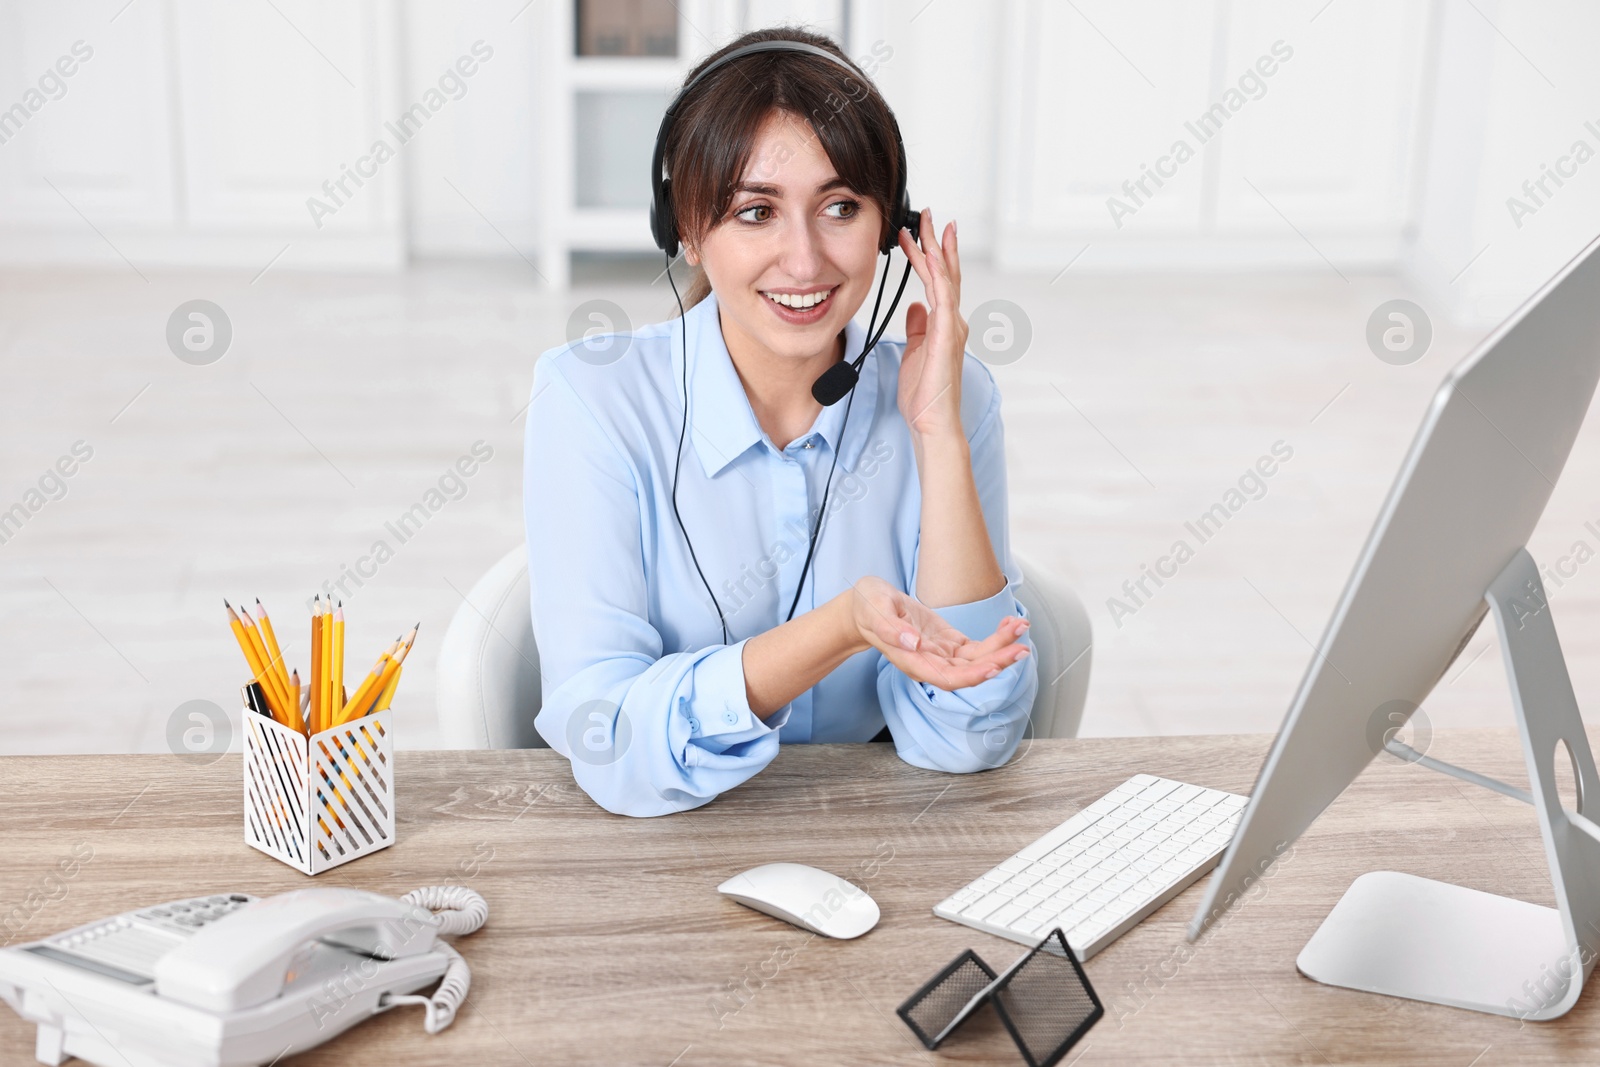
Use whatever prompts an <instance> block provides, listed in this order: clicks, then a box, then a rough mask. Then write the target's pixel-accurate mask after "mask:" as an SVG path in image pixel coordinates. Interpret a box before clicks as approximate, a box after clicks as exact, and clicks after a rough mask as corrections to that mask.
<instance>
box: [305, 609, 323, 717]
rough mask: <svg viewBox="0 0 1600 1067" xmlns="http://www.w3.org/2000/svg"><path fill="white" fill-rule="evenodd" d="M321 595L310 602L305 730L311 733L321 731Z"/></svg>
mask: <svg viewBox="0 0 1600 1067" xmlns="http://www.w3.org/2000/svg"><path fill="white" fill-rule="evenodd" d="M324 670H326V668H325V667H324V666H323V664H322V594H321V593H318V594H317V595H316V597H315V598H313V601H312V609H311V709H310V713H309V715H308V716H307V719H306V723H307V726H306V728H307V729H308V730H310V731H311V732H312V733H316V732H318V730H320V729H321V723H322V674H323V671H324Z"/></svg>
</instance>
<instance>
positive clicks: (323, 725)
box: [317, 599, 333, 732]
mask: <svg viewBox="0 0 1600 1067" xmlns="http://www.w3.org/2000/svg"><path fill="white" fill-rule="evenodd" d="M332 608H333V601H332V600H331V599H330V600H328V601H325V602H324V603H323V605H322V693H321V696H322V717H321V719H319V720H318V722H317V730H318V731H319V732H320V731H322V730H326V729H327V728H328V727H330V726H332V725H333V723H331V722H329V721H328V720H329V719H330V718H331V717H332V712H333V611H332Z"/></svg>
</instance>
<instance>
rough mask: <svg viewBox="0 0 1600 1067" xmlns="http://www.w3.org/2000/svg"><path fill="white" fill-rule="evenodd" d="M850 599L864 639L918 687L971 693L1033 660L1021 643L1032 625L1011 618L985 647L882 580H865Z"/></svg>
mask: <svg viewBox="0 0 1600 1067" xmlns="http://www.w3.org/2000/svg"><path fill="white" fill-rule="evenodd" d="M844 595H845V596H846V597H848V598H849V601H850V618H851V624H852V625H853V626H854V627H855V631H856V635H857V636H858V637H859V639H860V640H861V641H862V642H865V643H866V644H867V645H870V646H871V647H873V648H876V649H877V650H878V651H879V652H882V653H883V655H884V658H886V659H887V660H888V661H889V662H890V663H892V664H894V665H895V666H896V667H899V668H900V669H901V670H902V671H904V672H905V674H906V676H907V677H909V678H911V679H912V680H913V681H917V682H926V683H927V684H929V685H932V686H936V687H938V688H940V689H944V690H953V689H965V688H966V687H967V686H971V685H977V684H978V683H979V682H982V681H985V680H987V679H989V678H993V677H994V676H995V675H997V674H999V673H1000V672H1001V671H1002V670H1004V669H1005V668H1007V667H1009V666H1011V665H1012V664H1013V663H1016V662H1017V661H1018V660H1019V659H1021V658H1022V657H1024V656H1026V655H1027V654H1028V649H1027V646H1026V645H1023V644H1022V643H1021V640H1020V639H1021V637H1022V634H1023V633H1024V632H1025V631H1026V630H1027V629H1028V622H1027V620H1026V619H1021V618H1018V617H1017V616H1015V615H1008V616H1006V617H1005V619H1004V620H1002V621H1001V623H1000V626H999V628H998V629H996V630H995V632H994V633H992V634H990V635H989V636H988V637H986V638H984V639H983V640H982V641H973V640H971V639H969V638H968V637H967V636H966V634H963V633H962V632H961V631H960V630H957V629H956V628H955V627H954V626H951V625H950V624H949V623H947V622H945V621H944V619H942V618H940V617H939V614H938V613H937V612H935V611H934V610H933V609H932V608H930V607H928V606H927V605H925V604H923V603H922V602H921V601H920V600H918V599H916V598H915V597H913V596H911V595H910V594H908V593H905V592H902V591H901V590H899V589H896V588H895V587H894V586H892V585H890V584H889V583H888V582H886V581H884V580H883V579H882V578H878V577H866V578H862V579H861V580H860V581H858V582H856V584H855V588H854V589H852V590H851V591H850V592H847V593H845V594H844Z"/></svg>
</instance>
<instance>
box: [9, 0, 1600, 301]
mask: <svg viewBox="0 0 1600 1067" xmlns="http://www.w3.org/2000/svg"><path fill="white" fill-rule="evenodd" d="M124 5H125V0H94V2H86V3H82V4H74V5H54V4H45V3H39V2H33V0H0V109H6V108H14V107H15V106H17V105H20V106H21V107H22V110H21V112H17V111H15V110H13V111H12V112H11V114H12V116H13V117H12V119H11V125H12V127H16V126H17V125H18V123H19V122H20V129H11V130H8V129H6V128H5V127H4V126H3V125H0V134H9V136H8V137H7V139H6V140H5V141H4V142H3V143H0V263H11V264H31V263H40V262H62V263H77V264H89V265H95V266H101V267H105V268H107V269H129V266H130V265H131V266H132V268H133V269H143V268H146V267H150V268H157V267H161V266H165V265H185V264H222V265H230V266H235V267H239V268H242V269H246V270H252V271H254V270H259V269H261V268H262V267H263V266H264V265H265V264H267V263H268V262H273V263H274V265H275V266H274V269H285V270H288V269H308V268H318V267H330V266H347V267H349V266H355V267H389V268H392V267H397V266H401V265H403V263H404V262H405V260H406V259H407V257H415V256H441V255H443V256H486V257H502V258H510V257H517V256H520V257H524V258H527V259H529V261H530V262H536V261H538V259H539V257H540V256H541V255H546V256H548V255H550V254H552V252H551V249H552V248H553V249H554V253H553V254H555V255H557V256H558V257H559V258H560V259H561V260H562V261H564V260H565V249H566V248H567V245H568V243H570V244H571V245H573V246H575V247H581V246H582V245H583V244H584V242H585V241H590V242H591V243H593V244H595V245H597V246H605V247H620V248H626V247H634V248H637V249H639V250H640V251H649V250H650V249H651V245H650V242H649V237H648V235H647V233H646V232H645V230H644V226H643V221H642V220H643V215H642V212H639V211H638V210H636V209H635V210H632V211H622V212H612V213H601V214H593V213H591V214H588V215H585V214H583V213H581V212H575V211H573V210H571V209H570V207H569V206H567V205H564V203H563V201H564V200H566V199H571V198H572V190H571V181H570V172H571V169H572V160H571V152H572V141H573V139H574V137H575V136H578V135H579V134H578V133H575V132H574V131H572V129H571V125H572V124H571V122H570V119H568V118H566V117H565V111H564V110H563V108H566V107H568V106H569V105H566V104H558V103H555V102H553V101H554V100H555V97H554V95H553V93H554V90H552V88H551V86H552V84H553V83H552V80H551V75H552V67H553V66H559V65H560V63H559V62H558V63H555V64H553V63H552V60H551V56H552V55H558V53H555V52H553V51H552V50H553V49H556V48H560V47H565V43H564V39H561V40H557V38H558V37H559V36H560V34H559V32H558V30H559V26H560V25H561V24H562V23H561V21H560V19H561V18H562V17H564V11H565V7H564V5H562V4H560V3H558V2H557V0H536V2H534V3H533V4H528V3H527V2H526V0H481V2H476V3H465V4H450V5H445V4H440V3H437V2H435V0H350V2H348V3H343V4H338V5H321V4H316V3H314V2H313V0H281V2H279V3H277V5H276V9H275V8H274V6H272V5H265V4H229V5H226V6H224V5H217V4H207V3H204V2H203V0H140V2H138V3H135V4H133V5H128V6H124ZM681 8H682V11H683V12H684V18H685V26H684V29H683V33H682V36H681V41H682V44H683V48H684V50H685V54H684V55H683V57H682V58H681V59H680V60H679V61H678V62H677V63H676V64H671V63H669V64H667V65H666V66H665V67H662V66H660V65H659V64H658V66H657V68H656V71H657V73H654V74H650V75H649V77H648V78H641V79H639V80H640V84H641V85H643V84H645V83H646V82H648V83H650V84H667V85H670V84H672V83H673V82H674V81H675V80H676V79H677V78H678V77H680V76H681V71H682V69H684V68H685V67H686V66H687V65H688V64H689V63H691V62H692V61H694V59H695V58H697V57H698V56H700V55H703V54H704V53H705V52H706V51H709V50H710V49H712V48H713V47H715V46H717V45H720V44H721V43H723V42H724V41H726V40H728V39H729V38H730V37H731V36H733V35H735V34H737V33H738V32H741V31H742V30H744V29H746V28H750V27H753V26H757V25H764V24H770V23H771V22H777V21H794V22H800V23H804V24H810V25H812V26H814V27H815V28H818V29H820V30H822V31H824V32H828V33H832V34H834V35H835V36H836V37H838V38H840V39H841V40H844V41H845V43H846V44H847V47H848V49H849V51H850V52H851V54H852V55H854V56H856V57H858V58H860V59H862V60H865V61H870V62H871V63H873V65H874V67H873V72H874V76H875V78H876V80H877V81H878V83H879V85H880V86H881V88H882V89H883V91H884V93H885V95H886V96H887V98H888V99H889V101H890V103H891V104H892V106H894V108H895V110H896V113H897V115H898V116H899V118H900V121H901V126H902V130H903V132H904V134H905V138H906V143H907V149H908V153H909V159H910V167H911V182H910V184H911V191H912V197H913V200H914V201H915V203H917V204H918V205H923V204H926V205H930V206H932V207H933V208H934V209H935V211H936V214H937V215H938V216H939V217H941V218H948V217H957V218H959V219H960V220H961V222H962V224H963V241H964V245H965V247H966V248H967V250H968V251H969V253H970V254H974V255H978V256H988V257H992V258H993V259H994V260H995V261H996V262H998V263H999V264H1000V265H1001V266H1003V267H1006V268H1010V269H1016V270H1030V271H1045V272H1050V273H1052V274H1053V273H1056V272H1059V271H1060V270H1061V269H1062V267H1064V266H1065V265H1066V264H1067V263H1069V262H1073V263H1074V268H1073V269H1075V270H1080V271H1097V270H1129V269H1140V270H1143V269H1168V268H1191V269H1193V268H1200V269H1211V268H1217V267H1224V268H1229V267H1246V268H1249V267H1256V268H1260V267H1267V268H1285V269H1304V270H1311V271H1320V270H1330V269H1336V270H1340V271H1342V272H1347V271H1354V270H1361V269H1372V268H1377V269H1392V268H1395V267H1398V266H1404V267H1406V268H1407V269H1409V270H1410V271H1412V272H1413V274H1414V275H1415V276H1416V278H1417V279H1418V281H1419V284H1420V285H1421V286H1423V287H1424V288H1425V289H1426V291H1428V292H1430V293H1432V294H1433V297H1432V299H1433V302H1434V303H1435V304H1436V305H1437V306H1438V307H1439V308H1440V310H1441V312H1442V313H1444V314H1446V315H1450V316H1454V317H1459V318H1462V319H1465V320H1467V321H1470V322H1482V321H1490V320H1493V319H1495V318H1498V317H1499V316H1500V315H1502V314H1504V312H1505V311H1506V310H1509V308H1510V307H1512V306H1514V305H1515V304H1516V303H1517V302H1518V301H1520V300H1521V299H1523V298H1524V297H1526V295H1527V294H1528V293H1529V292H1531V291H1532V289H1533V288H1534V287H1535V286H1536V285H1537V284H1538V282H1539V281H1541V280H1542V279H1543V278H1545V277H1547V276H1548V275H1549V274H1551V273H1552V272H1553V271H1554V270H1555V269H1556V268H1557V267H1559V265H1560V264H1561V263H1562V262H1564V261H1565V260H1566V259H1567V258H1569V257H1570V256H1571V255H1572V254H1573V253H1574V252H1575V251H1577V249H1578V248H1580V247H1582V245H1583V244H1584V243H1585V241H1586V238H1587V236H1588V235H1591V234H1593V233H1594V232H1595V229H1596V227H1597V225H1600V162H1595V163H1594V164H1593V165H1585V166H1582V167H1578V168H1576V171H1575V173H1574V174H1573V176H1572V177H1571V178H1569V179H1566V182H1567V184H1566V185H1564V186H1563V187H1561V188H1560V189H1559V190H1555V191H1554V195H1551V196H1548V197H1546V198H1545V199H1546V203H1545V204H1543V205H1534V207H1535V210H1534V211H1533V212H1532V213H1531V214H1529V215H1528V216H1527V217H1525V218H1523V219H1522V220H1521V225H1520V226H1519V225H1517V222H1516V221H1515V220H1513V218H1512V217H1511V215H1510V213H1509V211H1508V208H1507V199H1508V198H1509V197H1512V196H1521V197H1522V198H1523V199H1524V200H1525V201H1527V200H1528V198H1527V196H1526V194H1524V193H1523V192H1522V190H1521V186H1522V183H1523V181H1525V180H1530V179H1533V180H1536V179H1538V178H1539V177H1540V175H1541V166H1542V165H1544V164H1550V165H1554V164H1556V163H1557V162H1558V160H1560V158H1561V157H1562V156H1563V155H1565V154H1567V153H1568V151H1569V149H1570V148H1571V146H1572V145H1573V144H1574V142H1576V141H1578V140H1583V141H1584V142H1585V143H1586V144H1587V145H1588V146H1589V148H1590V149H1592V150H1594V151H1596V152H1600V73H1597V68H1596V67H1595V65H1594V64H1593V63H1592V62H1591V61H1590V57H1589V54H1588V52H1589V49H1590V45H1591V44H1592V42H1593V41H1595V40H1597V39H1600V9H1596V8H1594V7H1589V6H1578V5H1572V4H1568V3H1560V2H1558V0H1537V2H1526V3H1510V2H1506V0H1499V2H1496V0H1472V3H1468V0H1336V2H1335V3H1332V4H1327V3H1326V2H1325V0H1288V2H1280V0H1075V2H1074V3H1073V4H1063V3H1059V2H1056V0H937V2H934V3H928V2H927V0H849V2H848V3H846V2H844V0H682V4H681ZM847 22H848V25H846V23H847ZM79 41H81V42H83V44H82V45H81V46H80V49H83V50H92V56H91V57H90V58H88V59H87V60H77V61H75V62H72V61H70V60H71V52H72V48H73V46H74V44H75V43H76V42H79ZM1278 42H1281V45H1280V44H1278ZM475 45H477V46H478V47H479V48H480V50H482V49H487V50H489V51H491V52H492V56H491V57H490V58H486V59H480V60H473V61H472V63H471V65H473V66H474V68H475V70H474V73H473V74H472V75H471V76H470V77H465V78H462V79H460V82H461V85H462V86H464V88H462V89H461V90H460V92H459V94H458V93H456V92H454V91H452V92H451V93H449V94H446V95H440V94H439V92H438V87H439V83H440V79H441V77H453V76H451V75H449V73H448V72H449V71H451V70H453V69H455V65H456V64H457V63H458V62H460V61H462V60H463V58H464V57H471V56H472V51H473V48H474V46H475ZM1275 45H1277V47H1278V50H1279V52H1280V53H1282V52H1286V51H1287V52H1292V57H1291V58H1287V59H1285V58H1283V57H1282V55H1279V56H1276V57H1275V56H1274V54H1273V50H1274V46H1275ZM63 56H66V57H68V59H69V62H68V63H67V65H68V66H74V65H75V67H76V69H75V71H74V73H73V75H72V76H71V77H70V78H63V79H61V82H62V85H64V91H60V90H58V89H57V86H56V85H55V83H54V81H53V80H52V81H51V82H50V85H49V86H48V89H49V90H50V91H48V92H43V91H41V92H38V93H33V94H31V95H30V90H35V89H38V88H39V85H38V83H39V81H40V79H41V77H44V78H47V79H48V78H49V77H50V76H49V74H48V72H49V71H51V70H52V69H53V68H54V65H55V64H56V63H57V61H58V59H60V57H63ZM561 61H562V62H564V57H561ZM1258 63H1265V65H1266V66H1269V67H1272V68H1274V72H1273V73H1272V75H1271V76H1270V77H1267V76H1263V77H1262V78H1261V79H1260V83H1261V87H1260V90H1259V92H1257V91H1256V87H1255V86H1250V87H1249V89H1250V92H1249V93H1246V94H1240V95H1237V96H1232V97H1230V94H1229V90H1230V89H1232V88H1237V87H1238V83H1239V79H1240V77H1241V75H1244V74H1245V73H1247V72H1249V71H1251V70H1252V69H1256V65H1257V64H1258ZM591 76H592V75H585V77H591ZM652 79H653V80H652ZM602 80H603V78H602ZM563 84H565V83H563ZM430 91H432V92H433V99H434V100H435V102H436V103H439V105H440V106H437V107H435V108H433V109H432V111H431V112H430V113H429V118H428V121H427V123H426V125H425V127H424V128H422V129H421V130H419V131H417V132H416V134H415V136H414V137H411V138H409V139H407V140H406V141H405V143H404V144H403V145H402V144H400V143H399V142H398V140H397V139H396V138H395V137H394V136H393V135H392V134H389V133H388V132H387V127H386V125H385V124H386V123H389V122H392V121H394V120H395V119H396V118H398V116H399V115H400V114H401V113H402V112H404V111H405V110H406V109H407V108H409V107H411V106H412V105H414V104H417V103H419V102H422V101H425V100H427V99H428V98H429V94H430ZM51 95H59V99H51V98H50V96H51ZM457 95H459V98H456V96H457ZM1230 100H1231V101H1232V102H1233V103H1235V104H1238V106H1237V107H1235V108H1233V109H1232V110H1230V111H1229V112H1228V113H1227V118H1226V121H1225V122H1224V123H1223V124H1222V129H1221V130H1220V132H1218V133H1217V134H1216V135H1215V136H1213V137H1209V138H1208V139H1204V140H1203V142H1202V139H1201V138H1200V137H1198V136H1196V133H1195V132H1194V131H1193V130H1192V129H1191V125H1186V123H1187V124H1193V123H1194V122H1196V121H1197V120H1198V119H1199V117H1200V116H1201V115H1202V114H1204V113H1206V111H1207V110H1208V109H1209V108H1211V107H1213V106H1214V105H1216V104H1218V103H1227V102H1229V101H1230ZM1241 101H1242V103H1241ZM34 104H37V108H36V109H34V108H33V106H32V105H34ZM4 113H5V112H3V111H0V114H4ZM19 115H20V118H19V117H18V116H19ZM1587 120H1594V121H1595V124H1596V129H1595V130H1593V131H1591V130H1589V129H1588V128H1586V126H1585V125H1584V124H1585V122H1586V121H1587ZM380 138H385V139H387V140H389V141H391V142H394V144H393V148H394V150H395V158H394V159H393V160H392V161H389V162H387V163H384V164H382V165H381V166H377V165H375V164H374V165H371V166H373V167H374V169H375V170H376V173H375V174H374V175H373V177H371V178H370V179H369V180H367V181H366V182H365V183H364V184H363V185H362V186H361V187H360V189H359V190H354V189H353V188H351V187H348V186H347V191H349V192H350V194H351V195H349V196H348V197H341V200H342V201H343V202H341V203H339V204H338V205H337V207H338V210H337V211H336V212H333V213H332V214H324V217H322V218H321V219H320V220H314V219H313V218H312V212H313V209H312V208H311V206H310V205H309V204H308V200H309V199H310V198H313V197H319V198H323V199H324V202H327V199H326V194H325V193H324V192H323V189H322V185H323V182H325V181H329V180H334V181H337V180H339V178H340V176H341V175H342V174H343V173H344V169H345V168H346V167H350V166H355V165H357V164H358V163H359V161H360V160H361V159H362V158H363V157H364V156H365V155H366V154H367V153H368V152H369V150H370V148H371V146H372V145H373V142H374V141H375V140H377V139H380ZM1178 141H1185V142H1187V143H1188V144H1189V145H1190V147H1191V148H1192V149H1193V150H1194V153H1195V154H1194V158H1193V159H1192V160H1189V161H1187V162H1183V163H1181V164H1177V163H1175V162H1172V161H1170V159H1169V162H1168V163H1166V164H1162V163H1161V161H1162V159H1163V157H1164V156H1166V157H1170V156H1171V153H1172V149H1173V147H1174V146H1175V143H1176V142H1178ZM1158 164H1160V165H1162V166H1170V167H1171V168H1172V170H1173V173H1172V174H1171V175H1170V176H1169V177H1168V178H1167V179H1166V180H1165V181H1164V182H1163V183H1162V184H1161V186H1160V188H1159V189H1157V188H1156V187H1155V186H1154V185H1152V184H1148V183H1149V181H1150V179H1146V182H1147V184H1146V186H1145V190H1144V193H1141V194H1138V195H1132V194H1130V193H1129V191H1128V186H1126V185H1125V184H1124V183H1129V182H1138V181H1139V180H1140V179H1141V178H1142V177H1144V175H1145V174H1146V168H1147V167H1153V166H1157V165H1158ZM641 180H642V179H641ZM1550 188H1551V189H1552V190H1553V189H1554V187H1553V186H1551V187H1550ZM1145 194H1149V195H1145ZM1116 201H1120V202H1121V204H1122V205H1123V208H1122V209H1121V210H1119V209H1117V208H1116V207H1115V202H1116ZM1129 209H1131V210H1129ZM317 221H320V222H321V225H320V226H319V225H317V224H316V223H317ZM1080 253H1082V255H1081V256H1080ZM1474 257H1477V258H1476V259H1474ZM1469 263H1471V266H1470V267H1469V268H1468V267H1467V265H1468V264H1469ZM1463 268H1467V269H1465V270H1463ZM548 273H549V274H551V275H559V274H560V273H561V272H559V271H556V270H551V271H549V272H548ZM557 280H559V278H558V279H557Z"/></svg>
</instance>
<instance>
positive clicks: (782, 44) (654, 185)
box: [650, 39, 917, 256]
mask: <svg viewBox="0 0 1600 1067" xmlns="http://www.w3.org/2000/svg"><path fill="white" fill-rule="evenodd" d="M758 52H804V53H807V54H809V55H814V56H820V57H821V58H823V59H826V60H827V61H828V62H830V63H832V64H834V65H835V66H837V67H839V68H840V69H842V70H844V71H845V72H846V73H848V74H850V75H851V76H852V77H857V78H865V77H866V75H864V74H862V73H861V71H859V70H857V69H856V68H855V67H853V66H851V65H850V64H849V63H847V62H846V61H845V60H843V59H840V58H839V57H838V56H836V55H834V54H833V53H832V52H830V51H828V50H827V49H826V48H818V47H817V46H816V45H814V44H807V43H806V42H805V41H790V40H782V39H779V40H773V41H756V42H754V43H753V44H747V45H744V46H743V47H740V48H735V49H734V50H733V51H731V52H729V53H728V54H727V55H724V56H719V57H718V58H717V59H715V60H712V62H711V63H709V64H708V65H707V66H706V67H705V68H704V69H703V70H701V71H700V72H699V73H698V74H696V75H695V76H694V77H693V78H691V79H690V80H689V82H688V84H686V85H685V86H684V87H683V88H682V89H680V90H678V93H677V95H676V96H674V97H673V98H672V103H670V104H668V105H667V110H666V113H665V114H664V115H662V116H661V128H660V129H659V130H657V131H656V146H655V151H653V152H652V153H651V155H650V235H651V236H652V237H654V238H655V242H656V247H657V248H660V249H661V250H662V251H663V252H665V253H666V254H667V255H668V256H676V255H677V254H678V220H677V215H676V212H675V211H674V210H673V206H672V179H670V178H668V177H666V176H665V175H664V174H662V172H661V171H662V165H663V163H664V162H665V154H666V144H667V133H668V131H669V130H671V129H672V121H673V118H674V116H675V114H676V112H677V110H678V105H679V104H680V103H681V102H682V101H683V98H684V97H685V96H687V95H688V94H689V90H691V89H693V88H694V87H695V86H696V85H698V84H699V83H700V81H701V80H702V79H704V78H705V77H706V76H707V75H708V74H710V73H711V72H712V71H714V70H716V69H717V68H718V67H722V66H725V65H727V64H729V63H732V62H733V61H734V60H736V59H742V58H743V57H745V56H748V55H754V54H756V53H758ZM884 107H885V108H886V109H887V108H888V103H887V102H885V104H884ZM889 125H890V126H891V127H892V128H893V129H894V144H895V158H896V160H897V162H898V163H899V177H898V179H897V180H896V182H895V188H894V192H893V194H892V195H891V196H890V198H889V206H890V211H891V213H892V214H893V215H894V216H895V217H894V218H891V219H890V223H891V225H890V226H889V228H888V231H887V233H885V235H884V238H883V241H882V242H881V243H880V244H879V246H878V250H879V251H880V252H888V251H889V250H890V249H891V248H894V247H895V245H896V243H897V242H898V237H897V234H898V233H899V231H900V229H901V228H902V227H909V228H910V229H911V232H912V233H913V234H914V233H916V232H917V231H916V226H917V216H916V215H914V214H913V212H912V211H911V197H910V195H909V194H908V193H907V191H906V146H905V142H904V141H902V140H901V138H900V123H899V122H898V121H896V119H895V117H894V111H893V110H890V111H889Z"/></svg>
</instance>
